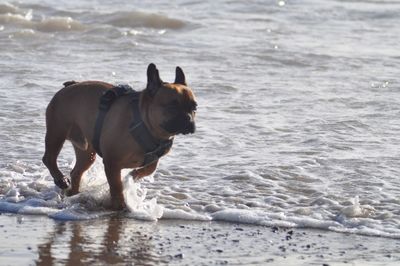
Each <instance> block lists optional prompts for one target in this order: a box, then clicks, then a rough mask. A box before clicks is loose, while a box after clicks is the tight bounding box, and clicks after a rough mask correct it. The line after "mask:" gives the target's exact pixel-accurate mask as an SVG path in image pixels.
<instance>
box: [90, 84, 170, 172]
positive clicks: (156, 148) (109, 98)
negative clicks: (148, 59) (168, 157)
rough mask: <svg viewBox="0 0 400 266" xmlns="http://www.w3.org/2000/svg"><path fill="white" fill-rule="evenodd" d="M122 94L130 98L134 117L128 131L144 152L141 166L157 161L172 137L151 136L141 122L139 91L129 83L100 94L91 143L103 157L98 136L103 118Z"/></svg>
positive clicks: (166, 149)
mask: <svg viewBox="0 0 400 266" xmlns="http://www.w3.org/2000/svg"><path fill="white" fill-rule="evenodd" d="M124 95H129V97H130V99H131V105H132V112H133V117H134V119H133V121H132V123H131V125H130V126H129V132H130V133H131V135H132V136H133V137H134V138H135V140H136V141H137V142H138V143H139V145H140V146H141V147H142V149H143V150H144V152H145V154H144V159H143V163H142V166H141V167H144V166H147V165H149V164H151V163H153V162H155V161H157V160H158V159H160V157H162V156H163V155H165V154H166V153H167V152H168V151H169V149H170V148H171V147H172V143H173V138H171V139H168V140H158V139H156V138H154V137H153V135H152V134H151V133H150V131H149V129H148V128H147V127H146V125H145V123H144V122H143V119H142V115H141V113H140V104H139V101H140V92H137V91H135V90H133V89H132V88H131V87H130V86H129V85H118V86H115V87H113V88H111V89H109V90H107V91H106V92H104V94H103V95H102V96H101V98H100V104H99V111H98V113H97V118H96V124H95V128H94V135H93V141H92V144H93V147H94V149H95V151H96V152H97V154H98V155H100V156H101V157H103V155H102V153H101V150H100V137H101V131H102V128H103V123H104V119H105V117H106V114H107V112H108V110H109V109H110V107H111V105H112V104H113V102H114V101H115V100H116V99H117V98H118V97H121V96H124Z"/></svg>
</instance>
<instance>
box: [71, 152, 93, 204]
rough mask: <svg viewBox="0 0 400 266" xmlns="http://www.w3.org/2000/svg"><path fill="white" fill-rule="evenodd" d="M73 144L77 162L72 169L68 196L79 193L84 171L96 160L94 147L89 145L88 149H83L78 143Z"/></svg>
mask: <svg viewBox="0 0 400 266" xmlns="http://www.w3.org/2000/svg"><path fill="white" fill-rule="evenodd" d="M73 146H74V150H75V156H76V163H75V166H74V168H73V169H72V171H71V188H70V189H69V190H68V191H67V195H68V196H72V195H75V194H77V193H79V185H80V183H81V178H82V175H83V173H84V172H85V171H86V170H88V169H89V167H90V166H91V165H92V164H93V162H94V161H95V160H96V152H95V151H94V150H93V148H91V147H88V149H87V150H82V149H80V148H79V147H78V146H76V145H73Z"/></svg>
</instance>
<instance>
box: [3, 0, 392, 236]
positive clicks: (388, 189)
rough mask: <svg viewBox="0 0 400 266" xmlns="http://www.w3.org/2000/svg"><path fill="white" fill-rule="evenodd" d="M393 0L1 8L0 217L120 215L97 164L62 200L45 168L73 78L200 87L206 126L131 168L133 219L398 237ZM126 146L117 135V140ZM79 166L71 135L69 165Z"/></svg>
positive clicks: (64, 164)
mask: <svg viewBox="0 0 400 266" xmlns="http://www.w3.org/2000/svg"><path fill="white" fill-rule="evenodd" d="M398 14H400V2H397V1H372V0H364V1H339V0H326V1H322V0H305V1H296V0H292V1H290V0H287V1H274V0H264V1H258V0H255V1H193V0H178V1H172V2H171V1H152V2H151V3H150V2H146V1H145V2H144V1H126V0H113V1H103V0H93V1H86V2H82V1H75V0H72V1H71V0H69V1H57V2H54V1H46V0H45V1H36V0H31V1H19V2H11V1H10V2H2V3H1V4H0V73H1V75H0V93H1V101H0V212H12V213H20V214H26V215H28V214H29V215H31V214H36V215H47V216H49V217H51V218H54V219H61V220H76V219H78V220H80V219H96V218H98V217H103V216H107V215H111V214H112V213H113V212H112V211H110V209H109V206H110V196H109V188H108V184H107V181H106V178H105V175H104V169H103V166H102V162H101V158H98V159H97V161H96V163H95V164H94V166H93V167H92V168H91V169H90V170H89V171H88V172H87V173H86V174H85V176H84V178H83V180H82V188H81V193H80V194H78V195H76V196H73V197H65V196H64V195H63V192H62V191H60V190H59V189H58V188H56V187H55V185H54V183H53V181H52V178H51V177H50V175H49V172H48V170H47V169H46V168H45V166H44V165H43V164H42V162H41V157H42V155H43V152H44V135H45V117H44V114H45V109H46V106H47V103H48V102H49V100H50V99H51V97H52V96H53V95H54V93H55V92H56V91H58V90H59V89H60V88H61V87H62V83H63V82H65V81H68V80H77V81H82V80H102V81H106V82H110V83H115V84H116V83H128V84H130V85H131V86H132V87H134V88H135V89H137V90H140V89H143V88H144V87H145V83H146V68H147V65H148V64H149V63H151V62H153V63H155V64H156V65H157V66H158V69H159V70H160V74H161V78H162V79H163V80H165V81H170V82H171V81H173V79H174V69H175V67H176V66H178V65H179V66H181V67H182V68H183V70H184V72H185V73H186V77H187V81H188V84H189V85H190V86H191V87H192V89H193V91H194V93H195V94H196V96H197V101H198V113H197V131H196V133H195V134H193V135H186V136H177V137H176V139H175V143H174V146H173V149H172V151H171V153H170V154H168V155H167V156H166V157H165V158H162V159H161V162H160V164H159V167H158V169H157V171H156V173H155V174H154V175H153V176H152V177H151V178H150V179H146V180H144V181H142V182H134V181H133V180H132V179H130V177H129V176H128V175H127V173H128V171H126V172H125V171H124V173H123V179H124V180H123V182H124V195H125V200H126V202H127V204H128V212H127V213H126V218H127V219H129V218H135V219H144V220H157V219H191V220H205V221H210V220H216V221H229V222H236V223H251V224H259V225H268V226H286V227H305V228H319V229H325V230H333V231H339V232H347V233H355V234H365V235H373V236H382V237H391V238H400V181H399V173H400V160H399V150H400V134H399V130H400V101H399V98H400V86H399V66H400V65H399V62H400V50H399V46H398V45H399V42H400V28H399V27H398V25H399V24H400V16H399V15H398ZM116 141H118V140H116ZM73 164H74V156H73V150H72V149H71V145H70V144H68V143H66V144H65V147H64V150H63V151H62V153H61V155H60V157H59V165H60V167H61V169H62V171H63V172H64V173H65V174H68V172H69V171H70V170H71V169H72V167H73Z"/></svg>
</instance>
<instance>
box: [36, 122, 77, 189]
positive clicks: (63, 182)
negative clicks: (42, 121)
mask: <svg viewBox="0 0 400 266" xmlns="http://www.w3.org/2000/svg"><path fill="white" fill-rule="evenodd" d="M66 136H67V133H66V132H64V131H62V130H60V129H54V127H49V124H48V125H47V132H46V138H45V152H44V155H43V158H42V161H43V163H44V164H45V165H46V167H47V168H48V169H49V171H50V174H51V176H52V177H53V179H54V183H55V184H56V185H57V186H58V187H59V188H61V189H66V188H68V186H69V184H70V181H69V179H68V178H67V177H65V176H64V175H63V174H62V173H61V171H60V169H58V166H57V157H58V155H59V154H60V151H61V148H62V146H63V144H64V142H65V139H66Z"/></svg>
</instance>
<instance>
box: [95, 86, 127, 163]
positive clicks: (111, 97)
mask: <svg viewBox="0 0 400 266" xmlns="http://www.w3.org/2000/svg"><path fill="white" fill-rule="evenodd" d="M132 91H133V89H132V88H131V87H130V86H129V85H118V86H115V87H112V88H111V89H109V90H107V91H105V92H104V94H103V95H102V96H101V97H100V104H99V112H98V113H97V118H96V124H95V127H94V135H93V141H92V144H93V148H94V149H95V151H96V152H97V154H98V155H100V156H101V157H103V154H102V153H101V150H100V137H101V131H102V129H103V123H104V119H105V117H106V114H107V112H108V110H110V107H111V105H112V104H113V102H114V101H115V99H117V98H118V97H121V96H123V95H126V94H129V93H130V92H132Z"/></svg>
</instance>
